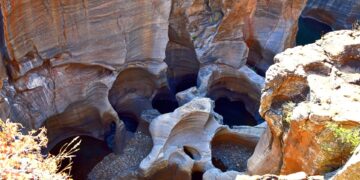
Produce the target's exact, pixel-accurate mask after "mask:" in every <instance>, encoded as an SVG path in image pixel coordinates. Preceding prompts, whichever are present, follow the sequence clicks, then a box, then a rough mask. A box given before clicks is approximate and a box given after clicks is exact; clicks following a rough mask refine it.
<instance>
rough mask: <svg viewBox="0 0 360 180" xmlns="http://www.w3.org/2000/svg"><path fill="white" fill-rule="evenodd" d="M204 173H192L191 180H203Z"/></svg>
mask: <svg viewBox="0 0 360 180" xmlns="http://www.w3.org/2000/svg"><path fill="white" fill-rule="evenodd" d="M203 175H204V172H201V171H193V172H192V173H191V180H202V179H203Z"/></svg>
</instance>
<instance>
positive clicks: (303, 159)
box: [248, 31, 360, 175]
mask: <svg viewBox="0 0 360 180" xmlns="http://www.w3.org/2000/svg"><path fill="white" fill-rule="evenodd" d="M359 47H360V32H359V31H335V32H332V33H328V34H327V35H325V36H324V37H323V38H322V39H321V40H318V41H317V42H316V43H314V44H310V45H306V46H299V47H296V48H292V49H288V50H286V51H284V52H283V53H280V54H278V55H277V56H276V57H275V58H274V60H275V62H276V63H275V64H274V65H272V66H271V67H270V69H269V70H268V71H267V74H266V83H265V88H264V91H263V94H262V98H261V105H260V113H261V115H262V116H263V117H264V118H265V120H266V121H267V123H268V125H269V128H270V130H271V138H269V137H267V136H263V138H262V139H261V140H260V142H263V141H265V142H266V143H265V144H263V143H259V144H258V147H257V148H256V150H255V153H254V155H253V157H252V158H251V159H250V160H249V164H248V165H249V166H248V168H249V170H250V173H251V174H264V173H274V172H275V173H281V174H290V173H294V172H297V171H304V172H306V173H307V174H309V175H318V174H324V173H326V172H329V171H332V170H334V169H337V168H339V167H340V166H341V165H342V164H343V163H344V162H345V161H346V160H347V158H348V157H349V155H350V152H351V150H352V148H354V147H352V146H353V144H351V143H349V141H348V140H344V138H342V137H341V136H342V135H341V134H340V135H339V134H338V133H339V132H343V131H348V132H351V131H354V132H357V131H359V130H360V119H359V116H358V109H359V108H360V103H359V99H360V96H359V95H360V86H359V83H358V82H359V79H360V76H359V74H360V72H359V69H360V64H359V62H358V60H359V57H360V53H359V51H358V50H359ZM331 126H332V127H335V128H337V129H334V128H332V127H331ZM355 138H357V137H355ZM264 152H265V153H264ZM259 157H261V159H263V161H259V160H258V158H259ZM274 157H280V158H281V160H280V161H275V162H273V163H265V160H266V159H273V158H274ZM269 166H271V167H276V168H275V169H267V167H269Z"/></svg>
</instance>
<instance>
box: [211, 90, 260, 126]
mask: <svg viewBox="0 0 360 180" xmlns="http://www.w3.org/2000/svg"><path fill="white" fill-rule="evenodd" d="M215 112H217V113H219V114H220V115H222V117H223V122H224V124H226V125H228V126H229V127H233V126H240V125H249V126H255V125H257V124H258V122H257V121H256V119H255V118H254V117H253V116H252V115H251V114H250V113H249V112H248V111H247V110H246V108H245V104H244V103H243V102H242V101H230V100H229V99H228V98H225V97H222V98H219V99H217V100H216V101H215Z"/></svg>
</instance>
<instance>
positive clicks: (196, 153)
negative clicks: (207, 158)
mask: <svg viewBox="0 0 360 180" xmlns="http://www.w3.org/2000/svg"><path fill="white" fill-rule="evenodd" d="M184 152H185V154H187V155H188V156H189V157H190V158H191V159H194V160H199V159H201V156H200V153H199V151H197V150H196V149H195V148H193V147H190V146H184Z"/></svg>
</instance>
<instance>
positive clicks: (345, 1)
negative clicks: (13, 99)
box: [302, 0, 360, 30]
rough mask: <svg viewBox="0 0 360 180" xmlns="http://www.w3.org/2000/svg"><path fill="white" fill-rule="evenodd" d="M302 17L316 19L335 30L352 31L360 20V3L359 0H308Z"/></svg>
mask: <svg viewBox="0 0 360 180" xmlns="http://www.w3.org/2000/svg"><path fill="white" fill-rule="evenodd" d="M302 16H304V17H310V18H314V19H316V20H318V21H321V22H323V23H326V24H328V25H330V26H331V27H332V28H333V29H335V30H339V29H345V28H346V29H351V26H352V24H353V23H354V22H355V21H357V20H359V19H360V1H357V0H334V1H322V0H320V1H319V0H308V2H307V5H306V7H305V9H304V11H303V12H302Z"/></svg>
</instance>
